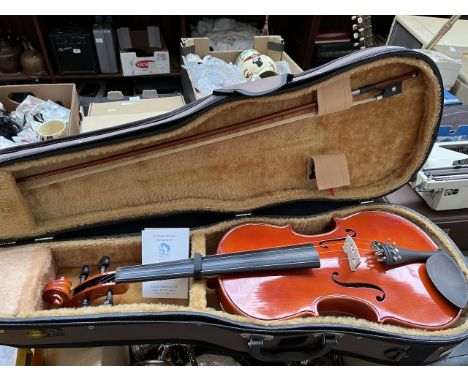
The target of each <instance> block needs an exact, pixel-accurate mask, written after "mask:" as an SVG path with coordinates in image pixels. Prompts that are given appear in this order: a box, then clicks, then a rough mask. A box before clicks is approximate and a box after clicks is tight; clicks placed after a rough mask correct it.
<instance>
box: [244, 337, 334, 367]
mask: <svg viewBox="0 0 468 382" xmlns="http://www.w3.org/2000/svg"><path fill="white" fill-rule="evenodd" d="M337 344H338V341H337V338H336V335H334V334H324V335H323V337H322V343H321V345H320V347H319V348H317V349H315V350H312V351H283V352H281V351H280V352H275V351H271V350H265V349H264V348H263V338H261V337H256V336H252V337H250V340H249V343H248V346H249V354H250V355H251V356H252V357H253V358H255V359H258V360H260V361H264V362H299V361H306V360H310V359H315V358H318V357H322V356H324V355H325V354H327V353H328V352H329V351H330V350H332V349H333V348H334V347H335V346H336V345H337Z"/></svg>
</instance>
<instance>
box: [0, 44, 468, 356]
mask: <svg viewBox="0 0 468 382" xmlns="http://www.w3.org/2000/svg"><path fill="white" fill-rule="evenodd" d="M372 84H379V86H378V87H377V88H375V87H374V88H373V87H371V86H369V85H372ZM355 89H361V91H360V92H356V91H355ZM442 90H443V88H442V82H441V78H440V74H439V72H438V70H437V67H436V66H435V64H434V63H433V62H432V61H431V60H430V59H429V58H428V57H426V56H425V55H422V54H419V53H417V52H413V51H411V50H407V49H404V48H400V47H381V48H372V49H366V50H363V51H360V52H357V53H354V54H351V55H349V56H346V57H343V58H341V59H338V60H336V61H333V62H332V63H329V64H327V65H324V66H321V67H319V68H316V69H313V70H310V71H306V72H303V73H301V74H298V75H295V76H288V75H283V76H276V77H270V78H268V79H264V80H260V81H254V82H252V83H248V84H244V85H240V86H238V87H236V88H234V87H233V88H226V89H221V90H218V91H216V92H215V93H214V94H213V95H212V96H209V97H206V98H204V99H201V100H199V101H196V102H194V103H192V104H189V105H186V106H185V107H183V108H181V109H179V110H176V111H174V112H171V113H168V114H164V115H162V116H159V117H156V118H151V119H147V120H144V121H141V122H139V123H133V124H127V125H122V126H119V127H116V128H110V129H105V130H102V131H97V132H93V133H87V134H82V135H78V136H70V137H66V138H62V139H59V140H52V141H46V142H41V143H37V144H31V145H28V146H23V147H21V148H16V149H7V150H4V151H2V152H1V153H0V222H1V224H0V239H1V242H2V243H3V244H2V247H1V248H0V269H1V272H2V275H1V277H0V344H3V345H10V346H16V347H66V346H71V347H81V346H93V345H95V346H100V345H116V344H139V343H140V344H141V343H152V342H154V343H162V342H168V343H192V344H201V345H205V346H209V347H211V348H213V349H217V351H220V352H224V353H228V354H237V355H241V356H250V357H253V358H256V359H259V360H261V361H265V362H287V361H297V360H304V359H313V358H316V357H319V356H322V355H324V354H327V353H328V352H337V353H339V354H342V355H350V356H353V357H357V358H361V359H365V360H368V361H372V362H377V363H382V364H430V363H432V362H434V361H437V360H439V359H442V358H443V357H444V356H446V355H447V354H448V353H449V351H450V350H451V349H452V348H453V347H455V346H456V345H457V344H460V343H461V342H463V341H464V340H466V339H467V338H468V314H467V313H468V309H467V308H464V309H463V310H462V311H461V313H460V316H459V318H458V321H457V322H456V323H455V324H453V325H452V326H450V327H448V328H445V329H441V330H424V329H415V328H407V327H403V326H397V325H390V324H379V323H375V322H371V321H369V320H366V319H364V318H359V317H350V316H336V315H332V314H331V315H326V314H325V315H320V316H319V317H297V318H292V319H283V320H269V321H265V320H260V319H254V318H250V317H242V316H240V315H236V314H231V313H226V312H224V311H223V310H222V308H221V306H220V304H219V301H218V299H217V296H216V293H215V291H214V290H213V289H210V288H208V286H207V282H206V280H204V279H202V280H196V279H194V278H192V279H190V282H189V294H188V298H187V299H170V300H167V299H150V298H143V297H142V293H141V284H139V283H135V284H130V289H129V290H128V292H127V293H125V294H121V295H116V296H115V297H114V303H113V305H103V304H102V300H101V301H98V300H96V301H94V302H93V303H92V304H91V306H87V307H79V308H51V307H49V306H48V305H47V304H45V303H44V302H43V301H42V298H41V293H42V289H43V288H44V286H45V284H46V283H47V282H49V281H51V280H54V279H56V278H58V277H59V276H65V277H67V278H68V279H70V280H71V281H72V283H73V284H74V285H76V284H77V283H78V282H79V281H78V277H79V274H80V269H81V267H82V265H83V264H89V265H90V268H91V273H93V272H94V270H93V269H94V265H95V264H97V263H98V261H99V259H100V258H101V257H102V256H103V255H107V256H109V257H110V259H111V265H110V269H115V268H116V267H119V266H130V265H138V264H141V230H142V229H143V228H147V227H189V228H190V247H191V254H192V256H193V254H194V253H201V254H202V255H211V254H215V253H216V249H217V246H218V243H219V241H220V240H221V238H222V237H223V235H224V234H225V233H226V232H228V231H229V230H230V229H231V228H233V227H236V226H239V225H242V224H246V223H250V222H260V223H267V224H272V225H276V226H284V225H288V224H290V225H292V228H293V229H294V230H295V231H296V232H297V233H299V234H302V235H314V234H317V233H323V232H329V231H330V229H332V227H333V223H332V218H333V217H346V216H350V215H352V214H356V213H359V212H363V211H375V210H378V211H384V212H389V213H392V214H396V215H398V216H401V217H403V218H405V219H407V220H409V221H410V222H412V223H414V224H416V225H417V226H418V227H419V228H420V229H422V230H423V231H424V232H425V234H427V235H428V236H429V237H430V238H431V239H432V240H433V242H434V243H435V244H436V245H437V247H438V248H439V249H440V250H442V251H444V252H445V253H447V254H448V255H449V256H450V257H451V258H452V259H453V260H454V262H455V263H456V264H457V265H458V267H459V268H460V270H461V272H462V273H463V275H464V277H465V279H466V278H467V277H468V268H467V266H466V264H465V262H464V258H463V255H462V254H461V252H460V250H459V249H458V248H457V247H456V245H455V244H454V243H453V242H452V240H450V238H449V237H448V236H447V235H446V234H445V233H444V232H443V231H442V230H441V229H439V228H438V227H437V226H436V225H435V224H434V223H432V222H431V221H430V220H428V219H427V218H425V217H424V216H422V215H420V214H418V213H416V212H414V211H412V210H410V209H407V208H404V207H399V206H396V205H388V204H385V203H378V202H374V200H375V199H377V198H379V197H381V196H383V195H386V194H388V193H390V192H392V191H394V190H396V189H398V188H399V187H401V186H403V185H404V184H405V183H406V182H408V181H409V180H410V178H411V177H412V176H413V175H414V174H415V173H416V172H417V171H418V169H419V168H420V167H421V166H422V164H423V163H424V161H425V159H426V158H427V156H428V153H429V151H430V149H431V146H432V144H433V141H434V139H435V135H436V131H437V128H438V125H439V120H440V116H441V111H442V101H443V96H442ZM288 293H290V294H291V295H293V294H294V293H295V291H294V290H290V291H288ZM405 298H406V296H404V295H402V296H401V301H402V305H403V304H404V303H405ZM416 308H417V307H415V309H416Z"/></svg>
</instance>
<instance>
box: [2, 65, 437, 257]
mask: <svg viewBox="0 0 468 382" xmlns="http://www.w3.org/2000/svg"><path fill="white" fill-rule="evenodd" d="M412 71H418V72H419V75H418V76H417V77H416V78H413V79H407V80H405V81H404V82H403V92H402V93H401V94H398V95H395V96H392V97H388V98H385V99H383V100H381V101H373V102H369V103H365V104H360V105H357V106H353V107H351V108H350V109H348V110H344V111H339V112H335V113H332V114H328V115H323V116H309V117H307V118H303V119H300V120H291V121H289V122H286V123H283V124H280V125H278V126H276V127H272V128H269V129H266V130H262V131H258V132H255V133H249V134H246V135H242V136H238V137H235V138H230V139H226V140H221V141H219V142H215V143H212V144H208V145H202V146H199V147H192V148H190V149H186V145H180V148H181V150H180V151H177V150H176V151H174V152H171V153H167V152H164V150H166V149H158V150H156V151H154V152H152V154H151V155H152V156H151V157H150V158H149V159H148V156H146V157H141V156H140V157H136V158H135V157H132V158H131V160H130V162H129V161H128V160H127V159H128V158H126V159H125V160H123V159H122V160H121V159H116V160H115V161H112V162H111V163H109V162H105V163H100V164H94V165H93V166H91V167H87V168H86V169H79V170H74V171H67V172H65V173H62V174H58V175H53V176H50V177H47V179H46V184H43V183H44V179H45V178H41V179H35V180H34V179H33V180H31V178H29V179H30V180H28V181H22V182H20V181H19V180H20V179H24V178H25V177H31V176H34V175H37V174H40V173H44V172H48V171H52V170H56V169H59V168H63V167H67V166H74V165H78V164H82V163H84V162H89V161H92V160H98V159H103V158H107V157H109V156H113V155H118V154H122V153H128V152H131V151H132V150H136V149H142V148H145V147H148V146H151V145H155V144H159V143H164V142H169V141H171V140H174V139H180V138H184V137H188V136H192V135H194V134H200V133H203V132H209V131H212V130H213V129H217V128H220V127H224V126H229V125H231V124H235V123H239V122H243V121H248V120H251V119H253V118H258V117H261V116H265V115H268V114H271V113H274V112H278V111H283V110H286V109H289V108H292V107H296V106H300V105H304V104H307V103H310V102H312V101H315V99H316V89H317V87H318V86H320V87H323V86H326V85H327V84H330V83H332V82H333V81H338V80H340V79H342V78H344V77H346V76H350V78H351V86H352V89H356V88H359V87H361V86H363V85H368V84H372V83H375V82H378V81H382V80H385V79H389V78H393V77H397V76H399V75H402V74H407V73H410V72H412ZM439 86H440V85H439V81H438V78H437V76H436V74H435V73H434V72H433V71H432V69H431V67H430V66H429V65H428V64H427V63H426V62H425V61H422V60H420V59H416V58H408V57H391V58H384V59H379V60H376V61H374V62H370V63H367V64H363V65H360V66H358V67H355V68H352V69H349V70H347V71H345V72H343V73H341V74H337V75H335V76H333V77H331V78H329V79H327V80H325V81H323V82H321V83H319V84H314V85H310V86H307V87H303V88H301V89H297V90H294V91H289V92H283V93H280V94H277V95H274V96H262V97H252V98H243V99H239V98H238V99H237V100H235V101H232V102H225V103H222V104H220V105H218V106H215V107H214V108H212V109H210V110H208V111H207V112H205V113H204V114H202V115H201V116H199V117H197V118H195V119H193V120H192V121H190V122H188V123H186V124H185V125H184V126H181V127H178V128H177V129H175V130H172V131H169V132H165V133H160V134H155V135H153V136H150V137H146V138H140V139H133V140H128V141H126V142H123V143H118V144H112V145H107V146H102V147H99V148H93V149H87V150H81V151H76V152H71V153H67V154H61V155H55V156H49V157H46V158H42V159H35V160H26V161H22V162H18V163H15V164H11V165H7V166H5V167H2V168H1V169H0V221H2V227H1V229H0V239H11V238H20V237H37V236H41V235H46V234H50V233H53V232H60V231H63V230H68V229H76V228H79V227H82V226H92V225H93V224H101V223H106V222H107V223H108V222H112V221H118V220H123V219H131V218H135V217H141V216H149V215H156V214H166V213H173V212H183V211H200V210H202V211H208V210H211V211H249V210H250V209H254V208H259V207H262V206H267V205H275V204H279V203H284V202H289V201H294V200H323V199H330V200H337V201H339V200H363V199H369V198H373V197H376V196H381V195H383V194H386V193H388V192H389V191H391V190H394V189H397V188H398V187H400V186H402V185H403V184H404V183H405V182H407V181H408V180H409V179H410V177H411V176H412V174H414V173H415V172H416V171H417V169H418V168H419V167H420V166H421V165H422V163H423V162H424V160H425V157H426V155H427V152H428V150H429V147H430V145H431V143H432V140H433V135H434V130H435V128H436V127H437V121H438V118H439V114H440V107H441V100H440V94H441V92H440V88H439ZM367 96H368V95H367ZM358 98H359V96H358V97H357V98H356V99H358ZM361 98H362V96H361ZM295 116H297V114H294V115H292V116H288V118H289V117H295ZM284 118H285V117H278V118H277V119H276V120H273V121H278V120H284ZM271 122H272V121H268V123H271ZM260 125H261V124H260ZM184 147H185V149H184ZM177 148H179V146H178V147H177ZM171 149H172V148H171ZM340 153H344V154H345V155H346V158H347V162H348V168H349V176H350V185H349V186H344V187H339V188H336V189H335V190H334V192H330V191H329V190H321V191H319V190H318V188H317V185H316V183H315V182H314V181H313V180H312V181H311V180H308V179H307V163H308V161H309V159H310V158H311V156H312V155H324V154H340ZM122 161H123V162H122ZM41 182H42V183H41ZM50 182H52V183H50ZM128 261H130V259H129V260H128ZM58 263H60V261H58Z"/></svg>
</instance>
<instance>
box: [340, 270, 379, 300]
mask: <svg viewBox="0 0 468 382" xmlns="http://www.w3.org/2000/svg"><path fill="white" fill-rule="evenodd" d="M339 276H340V274H339V273H338V272H333V274H332V280H333V282H334V283H336V284H338V285H340V286H342V287H346V288H366V289H374V290H376V291H379V292H381V295H376V296H375V299H376V300H377V301H378V302H382V301H383V300H385V291H384V290H383V289H382V288H380V287H379V286H377V285H374V284H369V283H360V282H356V283H345V282H342V281H338V280H337V278H338V277H339Z"/></svg>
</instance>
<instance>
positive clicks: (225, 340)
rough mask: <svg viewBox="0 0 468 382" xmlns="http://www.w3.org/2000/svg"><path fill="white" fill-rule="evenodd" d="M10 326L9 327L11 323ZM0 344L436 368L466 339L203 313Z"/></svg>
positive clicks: (6, 337)
mask: <svg viewBox="0 0 468 382" xmlns="http://www.w3.org/2000/svg"><path fill="white" fill-rule="evenodd" d="M10 324H11V323H10ZM0 327H1V328H2V329H0V331H1V334H0V337H1V343H2V344H5V345H9V346H16V347H88V346H103V345H123V344H126V345H128V344H142V343H145V344H149V343H187V344H198V345H203V346H208V347H211V348H213V349H214V350H215V351H218V352H221V353H225V354H232V355H238V356H244V357H245V356H251V357H253V358H255V359H258V360H260V361H263V362H295V361H301V360H308V359H314V358H318V357H320V356H323V355H326V354H327V353H329V352H338V353H339V354H341V355H348V356H352V357H355V358H360V359H363V360H366V361H370V362H375V363H379V364H388V365H424V364H430V363H433V362H435V361H437V360H439V359H441V358H443V356H445V355H448V354H449V352H450V350H451V349H452V348H453V347H454V346H456V345H458V344H459V343H461V342H463V340H464V338H465V337H466V336H463V335H461V336H453V337H449V338H448V337H447V336H443V337H432V338H431V339H430V340H428V338H427V337H415V336H394V335H388V334H385V333H382V332H379V331H371V330H363V329H362V328H359V327H354V328H352V327H350V328H347V330H343V327H337V326H336V325H322V326H314V327H308V326H290V327H288V328H287V329H274V330H273V329H266V328H265V327H260V326H255V325H239V324H238V323H234V322H232V321H227V320H221V319H219V318H214V319H209V317H207V316H206V315H205V314H203V315H199V314H187V313H176V314H174V313H171V314H167V313H153V314H131V315H127V314H125V315H113V316H112V317H105V316H102V315H99V316H82V317H80V318H79V319H76V318H74V317H64V318H60V319H51V318H47V319H35V320H30V321H28V320H21V323H19V322H18V323H16V324H14V325H13V326H5V323H3V322H0Z"/></svg>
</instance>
